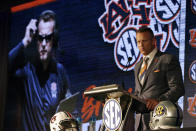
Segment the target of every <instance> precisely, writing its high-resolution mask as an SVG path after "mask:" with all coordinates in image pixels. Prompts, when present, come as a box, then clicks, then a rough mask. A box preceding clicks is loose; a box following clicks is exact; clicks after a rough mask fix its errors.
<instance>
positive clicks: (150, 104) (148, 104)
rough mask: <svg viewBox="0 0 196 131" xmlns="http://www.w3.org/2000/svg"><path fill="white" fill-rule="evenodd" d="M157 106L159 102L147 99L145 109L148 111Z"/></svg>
mask: <svg viewBox="0 0 196 131" xmlns="http://www.w3.org/2000/svg"><path fill="white" fill-rule="evenodd" d="M157 104H159V101H158V100H156V99H147V100H146V107H147V108H148V110H154V108H155V106H156V105H157Z"/></svg>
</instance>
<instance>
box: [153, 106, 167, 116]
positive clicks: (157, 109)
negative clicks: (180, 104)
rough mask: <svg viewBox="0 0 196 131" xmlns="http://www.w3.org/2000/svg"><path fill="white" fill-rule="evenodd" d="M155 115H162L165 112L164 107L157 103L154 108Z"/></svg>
mask: <svg viewBox="0 0 196 131" xmlns="http://www.w3.org/2000/svg"><path fill="white" fill-rule="evenodd" d="M155 112H156V115H157V116H162V115H164V114H165V112H166V108H165V106H163V105H158V106H157V107H156V109H155Z"/></svg>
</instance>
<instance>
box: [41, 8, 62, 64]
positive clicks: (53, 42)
mask: <svg viewBox="0 0 196 131" xmlns="http://www.w3.org/2000/svg"><path fill="white" fill-rule="evenodd" d="M37 27H38V28H37V29H38V30H37V47H38V53H39V57H40V60H41V61H42V62H46V61H47V60H48V59H49V58H50V57H51V52H52V49H53V47H55V48H56V47H57V40H58V39H57V24H56V15H55V13H54V12H53V11H51V10H46V11H44V12H42V13H41V15H40V17H39V19H38V23H37Z"/></svg>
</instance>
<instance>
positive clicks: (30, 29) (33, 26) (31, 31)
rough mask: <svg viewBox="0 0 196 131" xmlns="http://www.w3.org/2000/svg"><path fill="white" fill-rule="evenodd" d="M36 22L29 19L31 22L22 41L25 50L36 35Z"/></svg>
mask: <svg viewBox="0 0 196 131" xmlns="http://www.w3.org/2000/svg"><path fill="white" fill-rule="evenodd" d="M36 22H37V20H36V19H31V21H30V22H29V24H28V25H27V27H26V31H25V36H24V38H23V40H22V42H23V44H24V47H25V48H26V47H27V46H28V45H29V44H30V43H31V42H32V39H33V37H34V35H35V33H36V30H37V26H36Z"/></svg>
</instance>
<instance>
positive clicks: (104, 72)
mask: <svg viewBox="0 0 196 131" xmlns="http://www.w3.org/2000/svg"><path fill="white" fill-rule="evenodd" d="M36 2H37V3H36ZM173 5H175V6H174V7H175V8H174V7H173ZM159 6H164V7H165V8H160V7H159ZM170 7H172V8H170ZM46 10H51V11H53V12H54V13H55V16H56V20H57V22H56V23H57V27H58V28H57V29H55V31H56V32H51V31H50V30H43V32H41V31H40V32H41V33H37V31H35V32H34V30H30V33H32V34H30V35H33V37H32V40H31V42H30V44H28V46H27V47H25V46H24V45H23V44H24V42H23V40H24V38H25V35H26V30H27V28H28V27H27V26H28V25H29V23H30V21H31V20H32V19H34V20H35V21H38V19H39V17H40V14H41V13H43V12H44V11H46ZM35 23H36V22H35ZM56 23H55V24H56ZM35 25H36V28H41V27H38V25H37V24H35ZM143 25H145V26H148V27H150V28H151V29H152V30H153V32H154V34H155V37H156V40H157V41H156V46H157V48H158V49H159V50H160V51H162V52H165V51H167V52H169V53H172V54H174V55H176V56H177V57H178V55H179V40H180V38H179V36H180V35H179V28H180V2H173V1H171V3H170V4H168V3H167V1H165V2H163V3H161V1H158V0H154V1H150V0H141V1H139V0H133V1H128V0H127V1H126V0H71V1H68V0H53V1H48V2H47V1H45V3H44V2H40V3H39V0H38V1H33V2H29V3H26V4H25V5H19V6H18V7H13V8H12V15H11V28H10V40H9V45H8V49H9V57H10V59H9V62H10V61H11V63H12V64H10V65H9V79H8V97H7V105H6V120H5V124H6V126H5V130H9V131H10V130H15V129H17V130H49V124H50V123H49V122H50V119H51V117H52V116H53V115H54V114H55V112H56V111H57V110H58V109H62V108H64V109H66V110H67V111H68V112H69V113H71V114H72V115H73V116H74V117H75V118H76V119H77V120H78V121H79V122H80V123H82V124H83V126H82V130H88V126H89V125H90V124H91V122H92V121H93V122H95V123H96V124H95V128H96V130H98V129H99V128H100V126H101V124H102V122H101V118H102V108H103V103H101V102H100V101H98V100H95V99H94V98H92V97H86V96H84V94H83V93H84V91H85V90H88V89H92V88H93V87H98V86H103V85H110V84H118V85H119V86H121V87H123V88H124V89H125V90H127V91H129V92H134V88H135V87H134V85H135V84H134V83H135V82H134V80H135V78H134V66H135V64H136V63H137V62H139V60H140V59H141V57H142V55H141V54H140V52H139V49H138V48H137V44H136V30H137V29H138V28H139V27H141V26H143ZM45 26H47V25H45ZM48 26H49V25H48ZM43 28H44V27H43ZM48 32H49V33H48ZM44 33H45V34H44ZM55 33H56V34H55ZM56 35H58V36H57V37H56ZM54 39H58V40H57V42H56V48H55V50H52V51H51V52H52V55H53V56H54V57H55V60H54V62H58V63H60V64H59V66H57V67H56V66H55V70H53V69H51V70H47V71H46V70H44V67H42V66H41V67H40V65H42V62H40V61H39V60H38V61H37V54H38V53H40V54H42V52H39V49H40V48H43V47H39V45H38V44H37V41H42V42H43V41H47V40H49V41H50V40H52V41H53V40H54ZM27 43H28V42H27ZM52 47H54V45H52ZM47 48H50V46H49V45H47V46H46V49H45V50H44V49H43V50H44V51H45V52H47V51H48V50H49V49H47ZM43 54H44V53H43ZM130 58H131V59H130ZM38 59H41V58H38ZM43 59H44V55H43ZM46 65H47V66H49V67H53V64H52V63H47V64H46ZM10 68H12V69H10ZM62 85H63V86H62ZM60 102H63V103H62V104H61V106H60V105H59V103H60ZM10 125H12V126H10ZM43 125H44V126H43Z"/></svg>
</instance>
